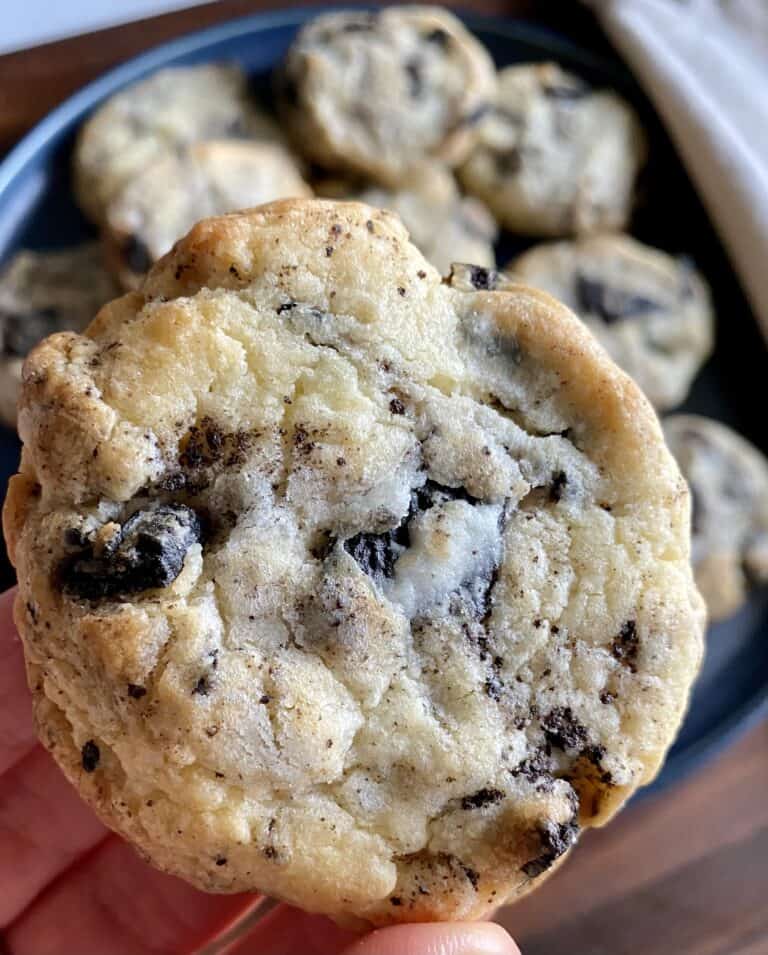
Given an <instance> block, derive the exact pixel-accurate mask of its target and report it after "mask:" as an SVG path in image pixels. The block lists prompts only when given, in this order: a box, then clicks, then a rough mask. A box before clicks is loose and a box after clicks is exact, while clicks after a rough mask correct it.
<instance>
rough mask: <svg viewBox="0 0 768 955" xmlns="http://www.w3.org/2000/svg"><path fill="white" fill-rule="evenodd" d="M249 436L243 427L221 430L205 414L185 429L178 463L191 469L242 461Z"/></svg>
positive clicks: (250, 438) (249, 443) (246, 449)
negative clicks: (229, 430) (228, 430)
mask: <svg viewBox="0 0 768 955" xmlns="http://www.w3.org/2000/svg"><path fill="white" fill-rule="evenodd" d="M252 439H253V436H252V435H251V434H249V433H248V432H246V431H235V432H224V431H223V430H222V429H221V427H219V425H218V424H216V422H215V421H214V420H213V419H212V418H210V417H208V416H205V417H204V418H201V420H200V423H199V424H197V425H193V426H192V427H191V428H190V429H189V432H188V434H187V435H186V437H185V440H184V443H183V446H182V450H181V452H180V454H179V464H180V465H181V467H182V468H185V469H186V470H191V471H196V470H199V469H200V468H204V467H210V466H211V465H215V464H223V465H224V466H225V467H232V466H234V465H236V464H242V462H243V460H244V458H245V455H246V452H247V451H248V448H249V447H250V446H251V443H252Z"/></svg>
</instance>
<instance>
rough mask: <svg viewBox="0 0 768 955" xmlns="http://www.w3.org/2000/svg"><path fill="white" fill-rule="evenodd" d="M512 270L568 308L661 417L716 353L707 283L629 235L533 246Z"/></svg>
mask: <svg viewBox="0 0 768 955" xmlns="http://www.w3.org/2000/svg"><path fill="white" fill-rule="evenodd" d="M507 270H508V271H510V272H512V273H513V274H514V275H516V276H518V277H519V278H520V279H522V280H523V281H524V282H527V283H529V284H530V285H535V286H536V287H537V288H542V289H544V290H545V291H547V292H550V293H551V294H552V295H554V296H555V297H556V298H559V299H560V301H561V302H565V304H566V305H568V306H570V307H571V308H572V309H573V310H574V311H575V312H576V314H577V315H579V316H580V318H582V319H583V321H584V322H586V324H587V325H589V327H590V329H591V330H592V331H593V332H594V333H595V335H596V336H597V338H598V339H599V340H600V341H601V342H602V344H603V345H604V346H605V347H606V348H607V349H608V351H609V353H610V355H611V357H612V358H613V359H614V361H615V362H616V363H617V364H619V365H620V366H621V367H622V368H623V369H624V370H625V371H626V372H627V373H628V374H629V375H631V376H632V377H633V378H634V379H635V381H636V382H637V383H638V384H639V385H640V387H641V388H642V389H643V391H644V392H645V393H646V395H648V397H649V398H650V399H651V402H652V403H653V404H654V405H655V407H656V408H658V409H660V410H664V409H667V408H674V407H675V406H676V405H679V404H681V403H682V402H683V401H684V400H685V397H686V395H687V394H688V390H689V388H690V386H691V382H692V381H693V379H694V378H695V377H696V374H697V373H698V371H699V369H700V368H701V366H702V365H703V364H704V362H705V361H706V359H707V358H708V357H709V355H710V353H711V351H712V347H713V345H714V315H713V311H712V303H711V300H710V294H709V288H708V286H707V283H706V282H705V281H704V279H703V278H702V276H701V275H700V274H699V273H698V272H697V271H696V269H695V268H694V267H693V265H692V263H691V262H690V260H688V259H686V258H681V257H677V258H676V257H674V256H672V255H668V254H667V253H666V252H662V251H661V250H660V249H654V248H651V247H650V246H647V245H643V243H641V242H638V241H637V240H636V239H633V238H631V237H630V236H628V235H605V236H593V237H590V238H585V239H579V240H576V241H572V242H567V241H566V242H551V243H545V244H543V245H538V246H534V247H533V248H532V249H530V250H529V251H528V252H524V253H523V254H522V255H521V256H520V257H519V258H517V259H515V260H514V261H513V262H510V263H509V265H508V266H507Z"/></svg>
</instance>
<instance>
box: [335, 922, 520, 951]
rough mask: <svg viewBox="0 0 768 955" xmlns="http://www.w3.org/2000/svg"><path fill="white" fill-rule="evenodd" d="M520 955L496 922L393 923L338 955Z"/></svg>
mask: <svg viewBox="0 0 768 955" xmlns="http://www.w3.org/2000/svg"><path fill="white" fill-rule="evenodd" d="M395 953H396V955H520V949H519V948H518V947H517V945H515V943H514V942H513V941H512V939H511V938H510V937H509V935H508V934H507V933H506V932H505V931H504V929H503V928H502V927H501V926H500V925H495V924H493V923H492V922H454V923H444V924H439V923H435V924H428V925H426V924H421V925H395V926H393V927H392V928H383V929H378V930H376V931H375V932H371V934H370V935H366V936H365V938H363V939H359V940H358V941H357V942H354V943H353V944H352V945H350V946H349V948H345V949H344V951H343V953H342V955H395Z"/></svg>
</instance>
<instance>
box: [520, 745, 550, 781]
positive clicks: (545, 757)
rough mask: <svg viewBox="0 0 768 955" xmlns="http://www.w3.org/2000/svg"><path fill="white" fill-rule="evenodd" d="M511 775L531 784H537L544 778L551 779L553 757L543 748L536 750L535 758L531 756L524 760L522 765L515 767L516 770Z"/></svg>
mask: <svg viewBox="0 0 768 955" xmlns="http://www.w3.org/2000/svg"><path fill="white" fill-rule="evenodd" d="M511 773H512V775H513V776H522V777H523V778H524V779H527V780H528V781H529V782H535V781H536V780H538V779H542V778H551V777H552V757H551V756H550V755H549V753H548V752H547V749H546V748H544V747H542V748H541V749H538V750H536V752H535V753H534V754H533V756H529V757H528V758H527V759H524V760H523V761H522V763H519V764H518V765H517V766H515V768H514V769H513V770H511Z"/></svg>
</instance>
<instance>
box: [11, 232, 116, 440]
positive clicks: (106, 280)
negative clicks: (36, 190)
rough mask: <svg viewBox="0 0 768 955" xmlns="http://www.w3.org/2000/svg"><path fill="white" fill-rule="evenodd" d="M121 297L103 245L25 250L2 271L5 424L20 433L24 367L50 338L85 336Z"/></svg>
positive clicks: (93, 244)
mask: <svg viewBox="0 0 768 955" xmlns="http://www.w3.org/2000/svg"><path fill="white" fill-rule="evenodd" d="M116 294H117V289H116V287H115V284H114V282H113V281H112V279H111V278H110V277H109V275H108V273H107V271H106V269H105V268H104V264H103V262H102V256H101V250H100V249H99V246H98V243H95V242H94V243H90V242H89V243H84V244H83V245H78V246H72V247H70V248H64V249H57V250H53V251H50V252H34V251H31V250H24V251H22V252H19V253H17V254H16V255H15V256H14V257H13V258H12V259H11V260H10V261H9V262H8V263H7V264H6V265H4V266H3V268H2V270H0V341H1V342H2V346H1V350H0V420H1V421H2V422H3V423H4V424H6V425H8V426H9V427H11V428H15V427H16V402H17V400H18V396H19V388H20V386H21V366H22V364H23V362H24V358H25V357H26V355H27V353H28V352H29V351H30V350H31V349H32V348H33V347H34V346H35V345H36V344H37V343H38V342H39V341H40V340H41V339H43V338H45V337H46V335H51V334H52V333H53V332H58V331H62V330H63V329H67V328H69V329H74V330H75V331H80V330H81V329H83V328H85V326H86V325H87V324H88V323H89V322H90V321H91V319H92V318H93V317H94V315H95V314H96V312H97V311H98V310H99V309H100V308H101V306H102V305H103V304H104V303H105V302H108V301H109V300H110V299H111V298H114V296H115V295H116Z"/></svg>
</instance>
